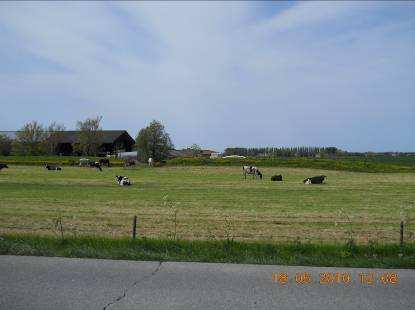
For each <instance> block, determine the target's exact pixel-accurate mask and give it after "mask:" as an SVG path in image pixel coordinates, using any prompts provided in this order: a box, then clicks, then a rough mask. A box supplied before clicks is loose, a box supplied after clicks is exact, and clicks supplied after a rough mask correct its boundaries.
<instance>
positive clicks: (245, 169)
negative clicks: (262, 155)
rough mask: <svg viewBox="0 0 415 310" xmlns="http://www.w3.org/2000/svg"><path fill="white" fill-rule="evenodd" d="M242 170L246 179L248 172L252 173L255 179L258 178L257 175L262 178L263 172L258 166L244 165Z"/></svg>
mask: <svg viewBox="0 0 415 310" xmlns="http://www.w3.org/2000/svg"><path fill="white" fill-rule="evenodd" d="M242 171H243V174H244V177H245V179H246V175H247V174H251V175H252V178H253V179H254V178H255V179H256V177H257V176H259V178H260V179H261V180H262V173H261V171H259V169H258V168H257V167H254V166H243V167H242Z"/></svg>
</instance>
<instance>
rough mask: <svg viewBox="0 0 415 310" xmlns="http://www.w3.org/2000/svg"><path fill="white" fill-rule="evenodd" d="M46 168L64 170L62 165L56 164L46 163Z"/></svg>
mask: <svg viewBox="0 0 415 310" xmlns="http://www.w3.org/2000/svg"><path fill="white" fill-rule="evenodd" d="M45 168H46V169H48V170H62V168H61V167H59V166H58V165H55V164H46V166H45Z"/></svg>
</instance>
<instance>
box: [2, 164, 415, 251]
mask: <svg viewBox="0 0 415 310" xmlns="http://www.w3.org/2000/svg"><path fill="white" fill-rule="evenodd" d="M241 172H242V170H241V168H240V167H206V166H199V167H191V166H187V167H161V168H153V169H149V168H138V169H123V168H110V169H104V171H103V172H102V173H100V172H99V171H96V170H94V169H90V168H78V167H64V168H63V170H62V171H47V170H46V169H44V168H43V167H40V166H11V167H10V168H9V169H4V170H2V171H1V172H0V234H1V233H3V234H10V233H11V234H13V233H33V234H42V235H53V234H56V233H57V231H56V229H55V221H56V219H57V218H58V217H62V221H63V227H64V233H65V234H66V235H67V236H79V235H99V236H107V237H110V236H116V237H120V236H128V235H129V234H130V232H131V223H132V218H133V216H134V215H137V216H138V234H139V235H140V236H146V237H150V238H171V237H172V236H176V238H180V239H226V238H234V239H235V240H251V241H252V240H266V241H278V242H284V241H287V240H295V239H297V238H299V239H300V240H301V241H312V242H318V241H324V242H333V243H335V242H344V240H345V239H346V238H348V237H350V236H351V237H353V238H354V239H355V240H356V241H357V243H362V244H364V243H368V242H370V241H376V242H381V243H397V242H399V222H400V220H401V218H405V221H406V222H407V225H406V230H405V240H406V241H410V242H413V240H414V236H413V232H414V228H415V225H414V224H415V222H414V223H413V222H412V219H413V218H414V217H415V173H358V172H345V171H324V170H317V169H302V168H278V167H269V168H264V169H263V172H264V175H265V177H264V180H262V181H259V180H252V179H247V180H244V179H243V178H242V173H241ZM274 173H278V174H279V173H281V174H283V176H284V178H285V180H284V182H282V183H281V182H271V181H270V180H269V178H270V176H271V175H272V174H274ZM117 174H120V175H127V176H129V177H130V179H131V180H132V181H133V182H134V185H133V186H131V187H120V186H118V185H117V184H116V183H115V181H114V176H115V175H117ZM320 174H324V175H327V177H328V179H327V184H325V185H304V184H302V180H303V179H304V178H306V177H308V176H313V175H320ZM175 214H176V220H175V219H174V218H175Z"/></svg>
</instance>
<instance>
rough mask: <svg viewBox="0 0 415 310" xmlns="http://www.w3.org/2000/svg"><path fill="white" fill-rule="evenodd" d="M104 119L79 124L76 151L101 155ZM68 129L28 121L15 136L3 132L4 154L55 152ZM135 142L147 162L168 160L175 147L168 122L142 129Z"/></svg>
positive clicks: (0, 143) (0, 138)
mask: <svg viewBox="0 0 415 310" xmlns="http://www.w3.org/2000/svg"><path fill="white" fill-rule="evenodd" d="M101 121H102V117H101V116H97V117H95V118H87V119H86V120H84V121H78V122H77V123H76V131H78V137H77V138H78V139H77V142H76V143H74V145H73V147H74V153H76V154H81V155H84V156H97V155H98V154H99V149H100V146H101V144H102V137H103V131H102V127H101ZM65 130H66V128H65V126H64V125H62V124H58V123H56V122H53V123H51V124H50V125H48V126H44V125H42V124H40V123H39V122H37V121H31V122H28V123H26V124H25V125H23V127H22V128H20V129H19V130H18V131H17V132H16V137H15V138H14V139H11V138H10V137H7V136H6V135H2V134H0V155H4V156H8V155H10V154H16V155H55V154H56V153H57V147H58V144H59V141H61V139H62V135H63V132H64V131H65ZM135 141H136V143H135V149H136V150H138V154H139V155H140V159H141V160H143V161H146V160H147V159H148V158H149V157H152V158H153V159H154V160H156V161H161V160H164V159H166V158H167V157H168V155H169V150H171V149H173V148H174V145H173V143H172V141H171V138H170V135H169V134H168V133H167V132H166V131H165V128H164V125H163V124H161V123H160V122H159V121H156V120H153V121H152V122H150V124H149V125H148V126H147V127H145V128H142V129H140V130H139V132H138V135H137V137H136V139H135Z"/></svg>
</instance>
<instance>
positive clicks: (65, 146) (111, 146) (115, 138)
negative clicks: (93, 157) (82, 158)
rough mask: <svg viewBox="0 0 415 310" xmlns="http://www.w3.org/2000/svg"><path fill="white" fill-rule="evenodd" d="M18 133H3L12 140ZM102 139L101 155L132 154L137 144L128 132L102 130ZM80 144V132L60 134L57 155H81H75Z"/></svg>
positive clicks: (2, 132) (73, 131)
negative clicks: (75, 147) (75, 146)
mask: <svg viewBox="0 0 415 310" xmlns="http://www.w3.org/2000/svg"><path fill="white" fill-rule="evenodd" d="M16 133H17V131H1V132H0V134H3V135H5V136H7V137H9V138H10V139H15V138H16ZM101 133H102V134H101V137H100V143H101V146H100V149H99V152H100V154H101V155H105V154H108V153H109V154H115V153H116V152H130V151H131V150H132V148H133V145H134V143H135V141H134V139H133V138H132V137H131V136H130V135H129V134H128V132H127V131H126V130H102V131H101ZM76 143H79V131H76V130H72V131H63V132H61V133H60V134H59V141H58V145H57V148H56V154H62V155H79V154H76V153H75V150H74V145H75V144H76Z"/></svg>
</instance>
